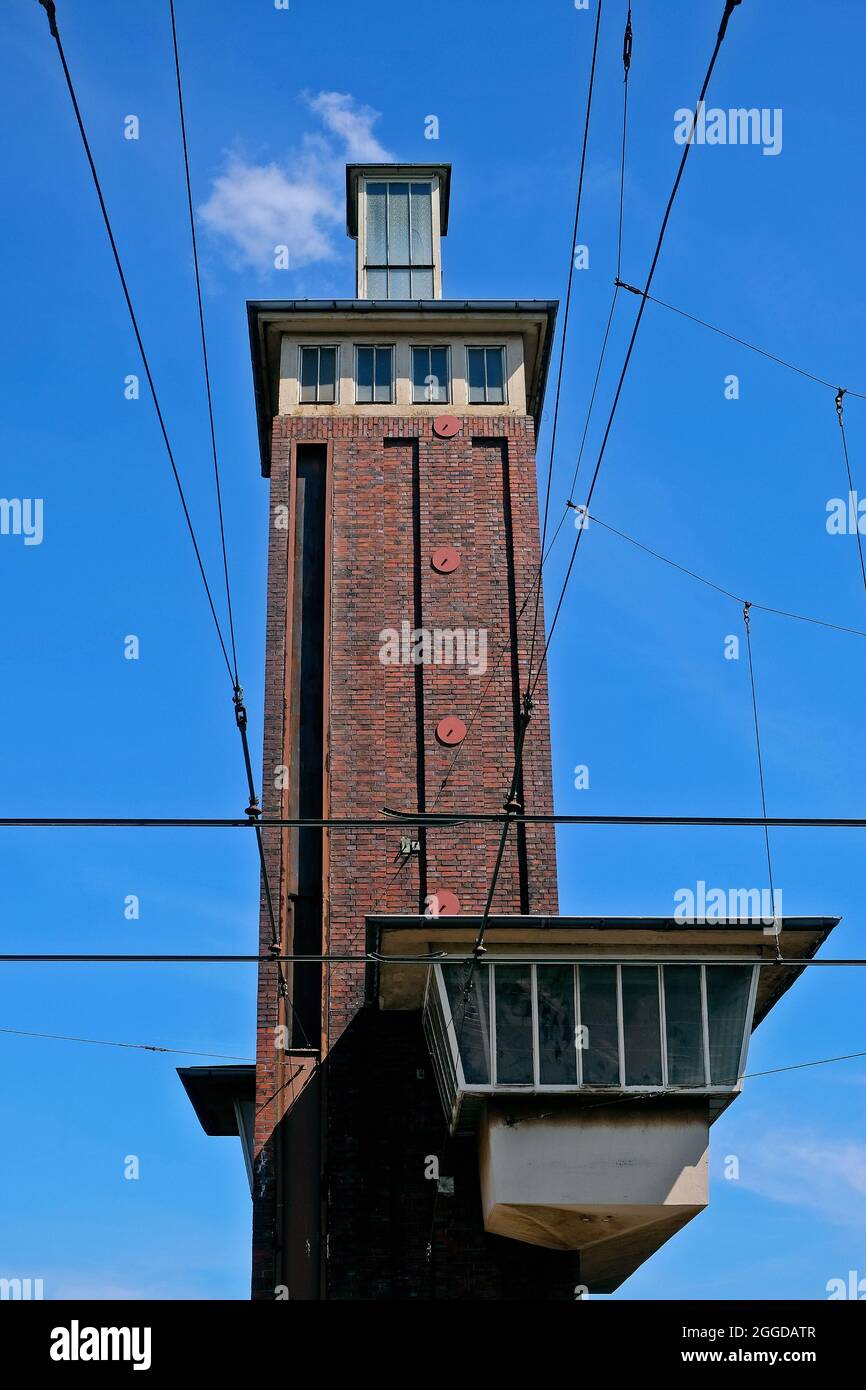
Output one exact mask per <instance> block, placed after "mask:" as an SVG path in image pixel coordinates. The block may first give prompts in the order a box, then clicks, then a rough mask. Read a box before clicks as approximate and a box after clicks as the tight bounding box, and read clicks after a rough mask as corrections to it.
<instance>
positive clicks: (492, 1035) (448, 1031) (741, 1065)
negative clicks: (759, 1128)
mask: <svg viewBox="0 0 866 1390" xmlns="http://www.w3.org/2000/svg"><path fill="white" fill-rule="evenodd" d="M677 963H678V962H677V961H676V960H675V959H674V960H671V961H670V964H671V965H676V964H677ZM693 963H694V964H697V965H698V966H699V969H700V988H701V1026H702V1028H703V1044H704V1046H703V1053H704V1082H703V1084H699V1085H696V1086H691V1085H683V1084H682V1083H675V1082H671V1081H670V1079H669V1069H668V1055H667V1022H666V1018H665V994H664V970H665V966H664V965H649V964H648V963H647V962H646V961H645V960H643V959H642V958H641V957H640V956H622V957H620V958H619V959H617V960H615V961H614V960H611V958H610V957H609V956H585V957H581V958H580V959H579V960H578V961H573V960H570V961H565V962H563V964H566V965H570V966H571V969H572V978H573V982H574V992H575V1052H576V1057H577V1065H576V1076H577V1083H576V1084H575V1085H572V1084H568V1083H566V1084H555V1085H554V1084H551V1083H545V1082H542V1081H541V1053H540V1028H539V1009H538V967H537V965H536V964H534V963H532V964H531V965H530V991H531V1009H532V1015H531V1017H532V1030H531V1037H532V1049H533V1057H532V1075H533V1080H532V1082H531V1083H530V1082H525V1083H514V1082H508V1083H502V1084H500V1083H499V1081H498V1080H497V1064H496V966H497V965H508V964H509V960H508V957H507V956H499V957H497V958H496V959H495V960H487V961H484V962H483V963H481V964H480V965H479V967H478V968H479V969H487V971H488V972H489V973H488V977H487V990H488V1005H489V1018H488V1021H487V1022H488V1028H487V1038H488V1045H489V1068H488V1071H489V1075H490V1078H491V1080H490V1082H489V1083H486V1084H483V1083H480V1082H467V1080H466V1076H465V1073H464V1071H463V1062H462V1058H461V1056H460V1048H459V1039H458V1033H457V1028H456V1026H455V1023H454V1017H453V1014H452V1013H451V1006H450V1002H449V999H448V992H447V989H446V986H445V977H444V972H443V970H442V967H441V966H440V965H438V964H434V965H432V966H431V967H430V970H429V971H428V975H427V982H426V986H425V995H424V1017H425V1021H426V1019H427V1015H428V996H429V993H430V991H431V990H434V989H435V990H436V991H437V999H438V1002H439V1007H440V1009H441V1012H442V1018H443V1019H444V1021H445V1040H447V1043H448V1046H449V1049H450V1063H449V1070H450V1071H451V1072H452V1073H453V1076H454V1078H455V1084H456V1092H455V1096H454V1097H453V1099H452V1102H451V1105H450V1106H449V1105H448V1104H446V1106H445V1109H446V1111H448V1110H449V1109H452V1110H453V1113H454V1115H455V1116H456V1114H457V1113H458V1111H459V1108H460V1103H461V1099H462V1096H463V1095H465V1094H470V1095H493V1094H498V1095H499V1094H513V1095H534V1094H536V1093H538V1094H556V1093H558V1094H561V1095H574V1094H576V1093H578V1092H591V1093H595V1092H598V1093H600V1094H607V1095H610V1094H619V1093H622V1094H625V1095H642V1094H643V1095H647V1094H656V1095H657V1094H658V1093H659V1091H665V1092H668V1093H670V1094H673V1095H686V1096H697V1095H734V1094H737V1093H738V1092H739V1091H741V1090H742V1079H743V1072H744V1070H745V1066H746V1058H747V1056H748V1048H749V1038H750V1035H751V1026H752V1020H753V1018H754V1012H755V998H756V995H757V989H758V978H759V974H760V962H759V961H756V962H755V963H754V965H752V966H751V979H750V981H749V989H748V994H747V998H746V1014H745V1026H744V1029H743V1039H742V1044H741V1047H740V1054H739V1062H738V1069H737V1080H736V1083H735V1084H728V1085H713V1084H712V1083H711V1081H710V1061H709V1016H708V1012H707V989H706V970H707V967H708V966H718V967H724V966H725V964H726V962H725V961H724V960H720V959H718V958H708V959H702V960H698V961H695V962H693ZM579 965H614V966H615V967H616V1005H617V1038H618V1050H619V1081H618V1083H614V1084H611V1085H598V1084H585V1083H584V1080H583V1072H584V1068H583V1055H582V1054H583V1049H582V1048H579V1047H578V1046H577V1030H578V1029H579V1028H580V1027H581V1024H582V1013H581V990H580V983H579V974H578V968H577V967H578V966H579ZM623 965H643V966H644V967H645V968H646V969H648V970H649V969H654V970H655V972H656V982H657V989H658V1000H659V1041H660V1046H661V1061H662V1082H661V1086H658V1085H653V1086H629V1085H626V1083H625V1040H624V1029H623V1013H622V967H623ZM473 968H475V967H473ZM425 1028H426V1022H425ZM429 1040H430V1030H428V1041H429ZM431 1051H433V1052H434V1055H435V1047H433V1045H432V1044H431ZM440 1065H441V1064H440ZM437 1079H438V1077H437ZM440 1089H441V1088H440Z"/></svg>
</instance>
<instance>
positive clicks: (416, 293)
mask: <svg viewBox="0 0 866 1390" xmlns="http://www.w3.org/2000/svg"><path fill="white" fill-rule="evenodd" d="M412 298H413V299H432V298H433V271H432V270H413V271H412Z"/></svg>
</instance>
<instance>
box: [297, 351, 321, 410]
mask: <svg viewBox="0 0 866 1390" xmlns="http://www.w3.org/2000/svg"><path fill="white" fill-rule="evenodd" d="M318 381H319V349H318V348H314V347H305V348H301V404H303V403H304V402H307V401H310V402H312V401H315V400H316V399H317V394H318V392H317V388H318Z"/></svg>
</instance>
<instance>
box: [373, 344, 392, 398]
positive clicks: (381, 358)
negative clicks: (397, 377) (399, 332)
mask: <svg viewBox="0 0 866 1390" xmlns="http://www.w3.org/2000/svg"><path fill="white" fill-rule="evenodd" d="M391 356H392V353H391V349H390V348H388V347H380V348H376V389H375V395H374V400H376V401H383V402H386V403H387V402H389V401H390V399H391V378H392V375H393V373H392V371H391Z"/></svg>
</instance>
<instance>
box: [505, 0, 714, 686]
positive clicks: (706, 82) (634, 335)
mask: <svg viewBox="0 0 866 1390" xmlns="http://www.w3.org/2000/svg"><path fill="white" fill-rule="evenodd" d="M740 3H741V0H725V10H724V14H723V15H722V22H721V24H720V25H719V32H718V34H717V36H716V42H715V46H714V48H713V53H712V57H711V58H710V62H709V66H708V68H707V71H706V74H705V76H704V80H703V83H702V85H701V91H700V95H699V96H698V100H697V105H696V108H695V116H694V121H695V123H697V118H698V111H699V110H700V108H701V106H702V104H703V102H704V99H705V97H706V94H707V89H708V87H709V85H710V79H711V78H712V75H713V71H714V69H715V66H716V60H717V58H718V56H719V51H720V49H721V46H722V43H723V42H724V39H725V35H726V33H727V30H728V22H729V20H730V18H731V15H732V14H733V12H734V10H735V9H736V7H737V5H739V4H740ZM690 149H691V141H686V143H685V144H684V146H683V153H682V156H681V158H680V162H679V167H678V169H677V174H676V178H675V179H674V184H673V188H672V189H671V193H670V197H669V198H668V202H667V206H666V208H665V211H664V216H663V217H662V223H661V227H660V229H659V234H658V238H657V240H656V246H655V251H654V252H653V258H652V262H651V264H650V268H649V273H648V275H647V279H646V284H645V285H644V288H643V290H642V291H641V296H640V306H639V308H638V312H637V316H636V318H635V321H634V326H633V328H632V331H631V337H630V339H629V344H628V348H627V350H626V355H625V361H624V362H623V365H622V370H621V371H620V375H619V380H618V382H617V386H616V391H615V392H614V398H613V404H612V405H611V408H610V414H609V415H608V420H607V425H606V426H605V431H604V435H603V437H602V441H601V446H600V448H599V451H598V457H597V459H596V463H595V469H594V471H593V474H592V479H591V481H590V485H589V491H588V493H587V496H586V502H585V503H584V506H583V508H582V510H583V512H584V513H586V512H587V511H588V510H589V506H590V503H591V501H592V496H593V493H594V491H595V487H596V484H597V482H598V478H599V474H600V473H601V466H602V463H603V461H604V455H605V451H606V449H607V443H608V440H609V438H610V433H611V430H612V429H613V423H614V420H615V418H616V412H617V408H618V406H619V401H620V397H621V395H622V388H623V385H624V383H625V379H626V376H627V374H628V369H629V364H630V362H631V358H632V353H633V352H634V345H635V342H636V340H637V335H638V331H639V329H640V325H641V321H642V319H643V315H644V310H645V309H646V304H647V295H648V294H649V290H650V286H651V285H652V282H653V277H654V276H655V272H656V267H657V266H658V262H659V257H660V256H661V251H662V246H663V244H664V239H665V233H666V231H667V227H668V222H669V221H670V216H671V213H672V211H673V206H674V203H675V201H676V196H677V193H678V191H679V187H680V183H681V182H682V177H683V174H684V173H685V167H686V161H687V160H688V157H689V151H690ZM584 529H585V528H584V527H582V526H580V527H578V532H577V538H576V539H575V542H574V547H573V549H572V552H571V559H570V560H569V563H568V569H567V570H566V573H565V578H564V580H563V583H562V588H561V590H560V595H559V599H558V601H557V605H556V609H555V611H554V615H553V619H552V621H551V625H550V630H549V632H548V635H547V642H546V643H545V647H544V651H543V652H542V654H541V661H540V663H539V676H540V673H541V670H542V669H543V665H544V659H545V657H546V656H547V653H548V650H549V649H550V644H551V642H552V640H553V635H554V633H555V631H556V625H557V622H558V620H559V615H560V613H561V611H562V605H563V602H564V600H565V595H566V593H567V591H568V585H569V581H570V579H571V573H572V570H573V567H574V561H575V559H576V557H577V551H578V548H579V546H580V539H581V536H582V535H583V532H584ZM537 683H538V677H536V684H537ZM532 689H533V690H534V689H535V686H533V687H532ZM530 693H531V692H530Z"/></svg>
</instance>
